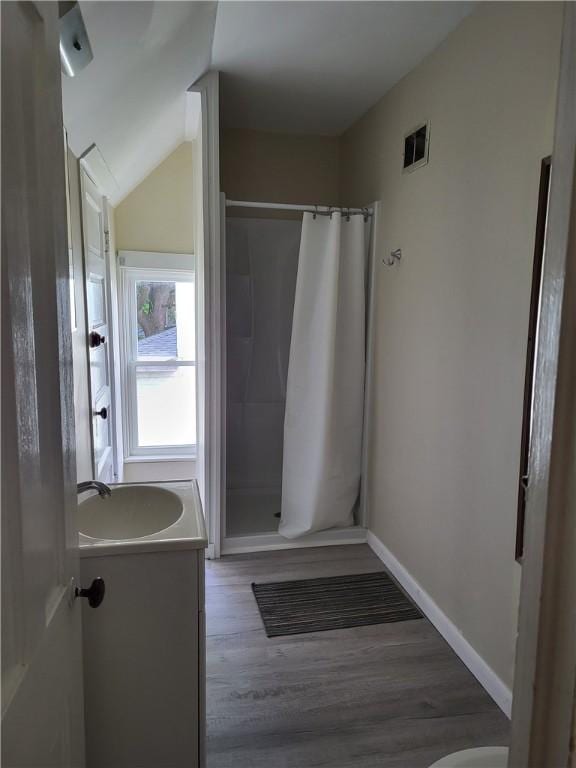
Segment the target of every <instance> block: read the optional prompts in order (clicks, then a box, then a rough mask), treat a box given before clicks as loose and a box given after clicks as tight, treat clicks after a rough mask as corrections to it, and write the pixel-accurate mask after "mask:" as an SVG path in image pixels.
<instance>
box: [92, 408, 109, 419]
mask: <svg viewBox="0 0 576 768" xmlns="http://www.w3.org/2000/svg"><path fill="white" fill-rule="evenodd" d="M94 416H100V418H101V419H107V418H108V409H107V408H100V410H99V411H94Z"/></svg>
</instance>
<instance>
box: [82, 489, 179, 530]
mask: <svg viewBox="0 0 576 768" xmlns="http://www.w3.org/2000/svg"><path fill="white" fill-rule="evenodd" d="M183 509H184V508H183V504H182V500H181V498H180V496H178V495H177V494H176V493H173V492H172V491H168V490H165V489H164V488H158V487H155V486H151V485H133V486H116V487H114V486H113V487H112V496H105V497H103V498H102V497H100V496H98V495H97V494H96V495H94V496H90V498H88V499H86V501H83V502H81V504H80V505H79V507H78V527H79V529H80V533H82V534H83V535H84V536H88V537H90V538H92V539H100V540H107V541H121V540H125V539H138V538H140V537H142V536H149V535H150V534H155V533H159V532H160V531H163V530H165V529H166V528H169V527H170V526H171V525H174V523H176V522H177V521H178V520H179V519H180V517H181V516H182V512H183Z"/></svg>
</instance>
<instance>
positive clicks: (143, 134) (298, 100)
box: [62, 0, 474, 204]
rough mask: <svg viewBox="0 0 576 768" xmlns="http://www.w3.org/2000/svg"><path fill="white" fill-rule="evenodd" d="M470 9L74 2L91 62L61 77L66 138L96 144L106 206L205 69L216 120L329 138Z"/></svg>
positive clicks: (148, 164) (171, 138)
mask: <svg viewBox="0 0 576 768" xmlns="http://www.w3.org/2000/svg"><path fill="white" fill-rule="evenodd" d="M473 5H474V3H473V2H459V1H458V0H456V1H454V2H363V0H342V1H341V2H331V1H329V0H327V1H320V2H308V1H307V0H301V1H299V2H296V1H294V0H292V1H291V2H284V1H282V0H281V1H279V2H267V1H264V2H245V1H244V0H239V1H238V2H220V3H216V2H188V1H186V0H185V1H183V2H171V1H166V2H165V1H162V0H156V2H141V1H140V0H132V1H128V2H116V1H115V2H101V1H98V0H97V1H95V2H94V1H90V0H88V1H87V2H80V7H81V9H82V14H83V17H84V21H85V24H86V28H87V31H88V35H89V37H90V41H91V44H92V49H93V52H94V59H93V61H92V62H91V63H90V64H89V65H88V66H87V67H86V69H85V70H83V71H82V72H80V73H79V74H78V75H77V76H76V77H74V78H69V77H63V79H62V82H63V102H64V122H65V126H66V129H67V131H68V137H69V142H70V146H71V148H72V150H73V151H74V153H75V154H76V155H78V156H80V155H82V154H83V153H85V152H86V151H87V150H88V148H89V147H90V146H91V145H93V144H96V145H97V147H98V150H99V162H100V167H101V168H102V167H103V168H106V167H107V170H108V171H109V175H110V177H111V178H112V179H113V184H112V188H113V191H112V193H111V202H112V204H117V203H118V202H119V201H120V200H121V199H122V198H124V197H125V196H126V195H127V194H128V193H129V192H130V191H131V190H132V189H133V188H134V187H135V186H136V185H137V184H139V183H140V181H141V180H142V179H143V178H145V177H146V176H147V175H148V173H150V171H151V170H152V169H153V168H155V167H156V166H157V165H158V164H159V163H160V162H161V161H162V160H163V159H164V158H165V157H167V156H168V155H169V154H170V152H172V150H173V149H175V147H176V146H178V144H180V143H181V142H182V141H183V140H184V139H185V138H189V136H187V135H186V122H187V121H186V109H187V107H186V101H187V99H186V90H187V88H188V87H189V86H190V85H191V84H192V83H193V82H195V81H196V80H197V79H198V78H199V77H200V76H201V75H202V74H204V73H205V72H206V71H207V70H208V69H209V68H212V69H218V70H220V71H221V72H222V73H223V120H224V122H225V124H227V125H233V126H235V127H245V128H254V129H260V130H266V131H281V132H285V133H312V134H326V135H338V134H340V133H342V132H343V131H344V130H345V129H346V128H348V127H349V126H350V125H351V124H352V123H353V122H354V121H355V120H356V119H358V117H360V116H361V115H362V114H363V113H364V112H366V110H368V109H369V108H370V107H371V106H372V105H373V104H374V103H375V102H376V101H377V100H378V99H379V98H380V97H381V96H382V95H383V94H384V93H385V92H386V91H387V90H389V89H390V88H391V87H392V86H393V85H394V84H395V83H396V82H398V80H400V79H401V78H402V77H403V76H404V75H405V74H407V73H408V72H409V71H410V70H411V69H412V68H413V67H415V66H416V65H417V64H418V63H419V62H420V61H422V59H423V58H425V56H427V55H428V53H430V52H431V51H432V50H433V49H434V48H435V47H436V46H437V45H438V44H439V43H440V42H441V41H442V40H443V39H444V38H445V37H446V35H448V34H449V32H450V31H451V30H452V29H454V27H456V26H457V24H458V23H459V22H460V21H461V20H462V19H463V18H464V16H466V15H467V14H468V13H469V12H470V10H471V9H472V7H473ZM188 117H189V116H188ZM188 122H190V120H188Z"/></svg>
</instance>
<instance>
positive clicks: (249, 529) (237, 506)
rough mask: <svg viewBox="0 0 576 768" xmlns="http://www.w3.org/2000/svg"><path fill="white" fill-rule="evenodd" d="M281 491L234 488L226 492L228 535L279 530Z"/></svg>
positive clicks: (244, 534) (247, 534)
mask: <svg viewBox="0 0 576 768" xmlns="http://www.w3.org/2000/svg"><path fill="white" fill-rule="evenodd" d="M281 502H282V499H281V493H280V491H274V490H261V489H247V488H242V489H234V490H228V491H227V493H226V535H227V536H249V535H251V534H254V533H271V532H276V531H277V530H278V525H279V523H280V520H279V518H278V517H276V515H278V514H279V513H280V507H281Z"/></svg>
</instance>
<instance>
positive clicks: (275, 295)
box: [222, 203, 370, 552]
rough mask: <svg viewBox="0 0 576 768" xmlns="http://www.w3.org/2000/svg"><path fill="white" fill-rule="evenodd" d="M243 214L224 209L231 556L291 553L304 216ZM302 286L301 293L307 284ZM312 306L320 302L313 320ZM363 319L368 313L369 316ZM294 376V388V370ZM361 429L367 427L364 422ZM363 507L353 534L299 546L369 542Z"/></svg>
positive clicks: (226, 532) (332, 534) (240, 207)
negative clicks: (290, 421) (287, 487)
mask: <svg viewBox="0 0 576 768" xmlns="http://www.w3.org/2000/svg"><path fill="white" fill-rule="evenodd" d="M245 206H246V207H248V208H250V207H251V204H242V203H228V207H227V208H226V225H225V260H224V261H223V266H225V270H224V272H225V274H224V281H223V282H224V284H225V291H224V292H223V298H224V301H225V309H224V319H225V339H226V342H225V343H226V353H225V360H224V366H223V367H224V371H223V373H224V377H225V406H226V407H225V414H224V415H225V431H224V435H225V452H224V453H225V462H224V476H225V494H224V498H223V502H224V504H223V507H224V509H223V521H222V522H223V551H224V552H226V551H242V550H243V548H244V549H246V550H249V549H252V548H254V547H256V548H258V547H260V548H262V549H264V548H267V547H268V545H270V546H274V547H275V546H284V545H291V544H290V542H289V541H288V539H286V538H283V537H282V536H280V534H279V533H278V529H279V524H280V516H281V511H282V509H283V495H282V481H283V463H284V459H285V457H284V455H283V454H284V447H285V441H286V436H285V415H286V398H287V389H288V388H289V381H290V380H289V361H290V360H291V340H292V341H293V339H292V335H293V329H295V328H296V327H297V324H295V323H294V306H295V297H296V289H297V281H298V280H302V267H301V268H300V269H301V273H300V277H299V257H300V258H302V253H301V241H302V237H303V223H302V214H301V213H297V212H287V211H284V212H282V213H280V214H279V213H278V212H276V211H275V212H274V213H273V214H272V216H270V215H269V213H268V212H266V211H263V210H246V209H245ZM254 207H255V208H256V207H257V208H268V207H275V208H276V207H278V208H282V207H283V206H267V205H262V204H257V205H256V204H254ZM284 207H285V208H288V209H290V208H294V209H300V210H301V209H302V207H301V206H284ZM314 218H315V219H316V216H314ZM343 220H344V219H343ZM364 220H367V215H366V216H365V217H364ZM347 221H350V217H348V218H347ZM340 271H342V267H340ZM366 282H367V284H369V282H370V281H368V280H367V281H366ZM298 286H299V287H298V291H301V290H302V286H301V284H300V283H299V284H298ZM308 293H310V290H308ZM314 302H315V298H314V297H313V299H312V307H311V311H312V314H314V313H315V304H314ZM359 311H361V312H362V313H364V312H365V309H364V307H362V308H361V310H359ZM363 321H364V314H363ZM294 333H295V331H294ZM339 333H340V331H339ZM301 336H302V324H301V323H300V337H301ZM305 336H306V327H304V337H305ZM304 343H306V339H304ZM293 354H294V349H293V350H292V355H293ZM291 372H292V373H291V375H292V378H294V372H293V369H292V368H291ZM345 376H346V374H345V373H344V374H343V377H344V378H345ZM362 396H363V395H362ZM359 420H360V423H361V421H362V415H361V414H360V417H359ZM306 442H307V441H306V440H303V443H306ZM305 447H306V446H305V445H303V448H305ZM285 471H286V467H285V466H284V472H285ZM285 495H286V494H285ZM359 502H360V503H357V504H356V507H355V508H354V510H353V512H354V523H355V524H354V525H353V526H352V527H346V528H340V529H336V528H334V529H330V530H323V529H322V531H321V533H319V532H312V533H309V534H307V535H305V536H302V537H299V542H297V543H296V545H298V546H302V540H303V539H305V540H306V542H307V543H310V544H312V543H317V544H322V543H329V542H330V541H333V542H334V543H338V542H340V541H341V542H342V543H345V542H351V541H362V540H364V537H365V530H364V528H363V525H362V524H363V520H362V504H361V500H360V499H359ZM284 506H286V499H284ZM283 514H284V513H283ZM324 528H325V526H324ZM320 537H321V538H320Z"/></svg>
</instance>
